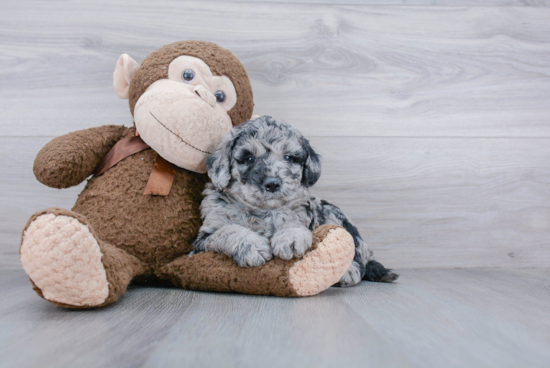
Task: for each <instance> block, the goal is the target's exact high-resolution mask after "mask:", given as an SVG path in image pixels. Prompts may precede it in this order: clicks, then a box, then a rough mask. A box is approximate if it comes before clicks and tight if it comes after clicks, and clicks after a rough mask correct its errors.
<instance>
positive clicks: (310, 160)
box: [207, 116, 321, 208]
mask: <svg viewBox="0 0 550 368" xmlns="http://www.w3.org/2000/svg"><path fill="white" fill-rule="evenodd" d="M207 165H208V175H209V176H210V179H211V180H212V184H213V185H214V187H216V188H217V189H218V190H224V191H228V192H230V193H231V194H233V195H235V196H237V197H238V198H239V199H240V200H242V201H244V202H248V203H249V204H251V205H254V206H257V207H261V208H276V207H280V206H282V205H284V204H286V203H288V202H290V201H292V200H293V199H296V198H299V197H301V196H303V195H306V194H307V188H308V187H310V186H312V185H313V184H315V183H316V182H317V180H318V179H319V177H320V176H321V158H320V156H319V155H318V154H317V153H315V151H313V149H312V148H311V146H310V144H309V142H308V141H307V139H305V138H304V137H303V136H302V134H301V133H300V132H299V131H297V130H296V129H294V128H292V127H291V126H289V125H288V124H286V123H285V122H284V121H282V120H275V119H273V118H272V117H270V116H262V117H259V118H257V119H254V120H250V121H248V122H246V123H244V124H241V125H240V126H238V127H236V128H234V129H233V130H232V131H231V132H230V133H228V134H227V135H226V136H225V137H224V138H223V140H222V144H221V145H220V146H219V148H218V149H217V150H216V151H215V152H214V153H213V154H212V155H210V157H209V158H208V161H207Z"/></svg>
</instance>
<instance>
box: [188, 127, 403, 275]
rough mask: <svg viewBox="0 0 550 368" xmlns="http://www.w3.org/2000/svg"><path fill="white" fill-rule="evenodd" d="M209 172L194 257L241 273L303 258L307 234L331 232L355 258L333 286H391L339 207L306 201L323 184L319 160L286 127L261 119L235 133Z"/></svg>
mask: <svg viewBox="0 0 550 368" xmlns="http://www.w3.org/2000/svg"><path fill="white" fill-rule="evenodd" d="M207 164H208V175H209V176H210V178H211V180H212V183H211V184H208V185H207V187H206V189H205V191H204V195H205V198H204V200H203V202H202V204H201V212H202V218H203V225H202V227H201V229H200V232H199V236H198V238H197V240H195V242H194V252H205V251H206V252H208V251H215V252H220V253H223V254H226V255H228V256H230V257H232V258H233V259H234V260H235V262H236V263H237V264H238V265H239V266H242V267H254V266H261V265H263V264H264V263H265V262H266V261H268V260H270V259H271V258H272V257H273V256H276V257H279V258H282V259H292V258H294V257H300V256H302V255H304V253H305V252H306V251H307V250H308V249H309V248H310V247H311V244H312V234H311V231H312V230H313V229H315V227H316V226H318V225H323V224H334V225H339V226H343V227H344V228H345V229H346V230H347V231H348V232H349V233H350V234H351V235H352V236H353V239H354V241H355V258H354V260H353V263H352V265H351V267H350V269H349V270H348V272H347V273H346V274H345V275H344V277H343V278H342V279H341V280H340V282H339V284H338V285H339V286H351V285H355V284H357V283H359V282H360V281H361V279H362V278H365V279H369V280H371V281H386V282H391V281H393V280H394V279H395V278H397V275H396V274H394V273H392V272H391V270H387V269H385V268H384V267H383V266H382V265H381V264H379V263H378V262H375V261H373V260H371V258H372V252H371V251H369V249H368V247H367V245H366V243H365V242H364V241H363V239H362V238H361V236H360V235H359V232H358V231H357V228H355V226H353V224H352V223H351V221H350V220H349V219H348V218H347V217H346V216H345V215H344V213H343V212H342V211H341V210H340V209H339V208H338V207H336V206H334V205H332V204H330V203H328V202H326V201H323V200H321V199H318V198H315V197H312V196H311V194H310V192H309V188H310V187H311V186H312V185H314V184H315V183H316V182H317V180H318V179H319V177H320V176H321V158H320V156H319V155H318V154H317V153H315V151H314V150H313V149H312V148H311V146H310V144H309V142H308V140H307V139H305V138H304V137H303V136H302V134H301V133H300V132H299V131H298V130H296V129H294V128H292V127H291V126H290V125H288V124H286V123H285V122H284V121H281V120H275V119H273V118H271V117H269V116H262V117H259V118H257V119H254V120H251V121H249V122H246V123H244V124H242V125H240V126H238V127H237V128H235V129H233V130H232V131H231V132H230V133H228V134H227V135H226V136H225V137H224V138H223V141H222V143H221V145H220V146H219V148H218V149H217V150H216V151H215V152H214V153H213V154H212V155H211V156H210V157H209V158H208V162H207ZM369 265H370V266H371V267H370V269H369ZM373 275H374V276H373Z"/></svg>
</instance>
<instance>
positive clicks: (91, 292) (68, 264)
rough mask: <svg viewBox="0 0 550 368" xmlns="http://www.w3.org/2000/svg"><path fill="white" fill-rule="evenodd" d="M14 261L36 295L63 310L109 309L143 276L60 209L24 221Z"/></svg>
mask: <svg viewBox="0 0 550 368" xmlns="http://www.w3.org/2000/svg"><path fill="white" fill-rule="evenodd" d="M20 256H21V263H23V268H24V269H25V271H26V272H27V274H28V276H29V278H30V279H31V282H32V283H33V286H34V289H35V291H36V292H37V293H38V295H40V296H41V297H43V298H44V299H46V300H48V301H50V302H52V303H53V304H55V305H58V306H62V307H67V308H95V307H101V306H104V305H107V304H110V303H112V302H114V301H116V300H117V299H118V298H119V297H120V295H121V294H122V293H123V292H124V291H125V290H126V287H127V286H128V284H129V283H130V281H131V280H132V278H133V277H134V276H137V275H140V274H142V273H144V271H145V267H143V265H142V264H141V262H140V261H139V260H138V259H137V258H135V257H134V256H132V255H130V254H128V253H127V252H125V251H123V250H122V249H118V248H116V247H114V246H112V245H110V244H107V243H105V242H102V241H101V240H99V239H98V238H97V236H96V235H95V234H94V231H93V229H92V228H91V226H90V225H89V223H88V221H87V219H86V218H85V217H84V216H82V215H80V214H78V213H76V212H73V211H69V210H65V209H60V208H50V209H47V210H44V211H40V212H37V213H35V214H34V215H33V216H32V217H31V218H30V220H29V221H28V222H27V225H26V226H25V229H24V230H23V238H22V240H21V248H20Z"/></svg>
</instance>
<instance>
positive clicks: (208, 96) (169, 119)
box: [134, 56, 237, 173]
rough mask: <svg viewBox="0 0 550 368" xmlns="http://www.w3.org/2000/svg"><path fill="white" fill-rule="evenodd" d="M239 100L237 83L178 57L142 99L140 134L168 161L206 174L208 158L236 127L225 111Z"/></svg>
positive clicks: (193, 60) (192, 59)
mask: <svg viewBox="0 0 550 368" xmlns="http://www.w3.org/2000/svg"><path fill="white" fill-rule="evenodd" d="M236 102H237V93H236V91H235V87H234V86H233V83H231V81H230V80H229V78H227V77H225V76H214V75H212V72H211V71H210V68H209V67H208V65H207V64H206V63H205V62H204V61H202V60H201V59H198V58H195V57H192V56H180V57H178V58H176V59H174V60H173V61H172V62H171V63H170V65H169V66H168V78H167V79H160V80H158V81H156V82H154V83H153V84H151V85H150V86H149V87H148V88H147V90H146V91H145V92H144V93H143V94H142V95H141V97H140V98H139V99H138V101H137V103H136V106H135V109H134V121H135V124H136V128H137V130H138V132H139V135H140V136H141V138H142V139H143V140H144V141H145V143H147V144H148V145H149V146H151V148H153V149H154V150H155V151H157V152H158V153H159V154H160V155H161V156H162V157H163V158H165V159H166V160H167V161H169V162H171V163H173V164H175V165H177V166H179V167H183V168H185V169H188V170H192V171H196V172H200V173H205V172H206V159H207V158H208V156H209V155H210V154H211V153H212V152H214V151H215V150H216V148H217V146H218V145H219V143H220V142H221V139H222V137H223V136H224V134H225V133H227V132H228V131H229V130H231V128H232V123H231V118H230V117H229V115H228V114H227V111H229V110H230V109H231V108H232V107H233V106H234V105H235V103H236Z"/></svg>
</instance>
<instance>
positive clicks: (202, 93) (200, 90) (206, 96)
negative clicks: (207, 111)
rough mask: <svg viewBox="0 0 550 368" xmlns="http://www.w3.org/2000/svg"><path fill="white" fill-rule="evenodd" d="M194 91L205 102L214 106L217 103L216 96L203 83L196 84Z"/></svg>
mask: <svg viewBox="0 0 550 368" xmlns="http://www.w3.org/2000/svg"><path fill="white" fill-rule="evenodd" d="M193 92H195V93H196V94H197V96H199V97H200V98H201V99H202V100H203V101H204V102H206V103H207V104H209V105H210V106H212V107H214V106H215V105H216V96H214V95H213V94H212V93H211V92H210V91H209V90H207V89H206V88H205V87H204V86H202V85H200V84H199V85H196V86H195V88H193Z"/></svg>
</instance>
